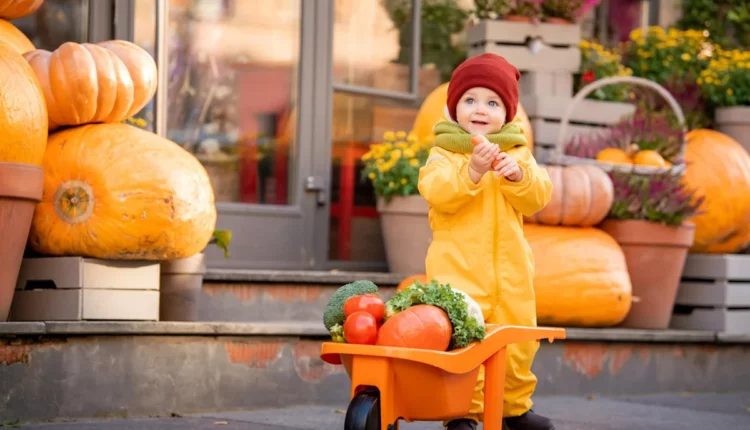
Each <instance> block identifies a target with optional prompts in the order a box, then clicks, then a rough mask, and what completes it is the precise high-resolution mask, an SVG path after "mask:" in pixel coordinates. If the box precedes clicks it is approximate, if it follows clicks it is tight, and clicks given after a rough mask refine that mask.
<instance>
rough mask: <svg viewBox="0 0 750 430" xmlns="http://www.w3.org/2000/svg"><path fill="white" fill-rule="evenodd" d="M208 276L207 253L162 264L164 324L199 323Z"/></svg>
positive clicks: (161, 293) (161, 304)
mask: <svg viewBox="0 0 750 430" xmlns="http://www.w3.org/2000/svg"><path fill="white" fill-rule="evenodd" d="M205 273H206V265H205V255H204V254H203V253H200V254H196V255H194V256H192V257H188V258H183V259H180V260H173V261H164V262H162V263H161V277H160V280H159V283H160V299H159V320H160V321H198V301H199V298H200V294H201V291H202V290H203V276H204V275H205Z"/></svg>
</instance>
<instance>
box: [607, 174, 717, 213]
mask: <svg viewBox="0 0 750 430" xmlns="http://www.w3.org/2000/svg"><path fill="white" fill-rule="evenodd" d="M610 178H612V183H613V185H614V190H615V196H614V202H613V204H612V209H611V210H610V213H609V215H608V218H613V219H620V220H626V219H631V220H644V221H651V222H658V223H662V224H666V225H680V224H682V223H683V222H685V221H687V220H689V219H690V218H693V217H695V216H697V215H700V214H701V213H702V211H701V209H700V207H701V205H702V204H703V201H704V199H705V198H704V196H698V195H697V194H696V192H695V190H691V189H688V188H687V187H686V186H685V184H684V183H683V181H682V178H681V176H678V175H673V174H669V173H663V174H656V175H637V174H631V173H624V172H617V171H615V172H612V173H610Z"/></svg>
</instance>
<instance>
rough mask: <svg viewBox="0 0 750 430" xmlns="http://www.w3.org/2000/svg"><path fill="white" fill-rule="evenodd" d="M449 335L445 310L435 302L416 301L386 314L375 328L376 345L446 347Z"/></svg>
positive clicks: (449, 321) (441, 349)
mask: <svg viewBox="0 0 750 430" xmlns="http://www.w3.org/2000/svg"><path fill="white" fill-rule="evenodd" d="M452 336H453V325H451V320H450V319H449V318H448V314H446V313H445V311H443V310H442V309H440V308H439V307H437V306H432V305H416V306H411V307H409V308H406V309H405V310H403V311H401V312H399V313H397V314H396V315H394V316H392V317H391V318H388V320H386V322H385V323H383V325H382V326H381V327H380V330H379V331H378V340H377V342H376V344H377V345H380V346H397V347H402V348H416V349H430V350H435V351H446V350H447V349H448V347H449V346H450V342H451V337H452Z"/></svg>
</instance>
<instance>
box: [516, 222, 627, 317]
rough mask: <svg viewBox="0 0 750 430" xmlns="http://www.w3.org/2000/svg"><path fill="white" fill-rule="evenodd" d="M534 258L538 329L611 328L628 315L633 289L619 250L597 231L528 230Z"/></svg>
mask: <svg viewBox="0 0 750 430" xmlns="http://www.w3.org/2000/svg"><path fill="white" fill-rule="evenodd" d="M524 233H525V235H526V239H527V240H528V242H529V245H530V246H531V251H532V253H533V254H534V261H535V267H536V270H535V273H534V292H535V293H536V309H537V319H538V323H539V324H540V325H545V324H546V325H559V326H570V327H611V326H614V325H617V324H618V323H620V322H622V320H624V319H625V317H626V316H627V314H628V312H629V311H630V306H631V300H632V296H631V294H632V286H631V284H630V276H629V275H628V268H627V265H626V263H625V255H624V254H623V252H622V248H620V246H619V245H618V244H617V242H616V241H615V240H614V239H613V238H612V237H611V236H610V235H608V234H607V233H605V232H603V231H602V230H600V229H598V228H592V227H588V228H576V227H551V226H542V225H533V224H526V225H525V226H524Z"/></svg>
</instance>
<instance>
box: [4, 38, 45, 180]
mask: <svg viewBox="0 0 750 430" xmlns="http://www.w3.org/2000/svg"><path fill="white" fill-rule="evenodd" d="M0 93H1V94H0V162H13V163H27V164H34V165H37V166H38V165H41V164H42V158H43V157H44V148H45V146H46V145H47V106H46V105H45V103H44V93H43V92H42V88H41V86H40V85H39V81H38V80H37V79H36V76H34V71H33V70H31V67H30V66H29V64H28V63H27V62H26V60H24V59H23V57H22V56H21V54H19V53H18V52H16V50H15V48H13V47H11V45H8V44H7V43H4V42H0Z"/></svg>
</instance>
